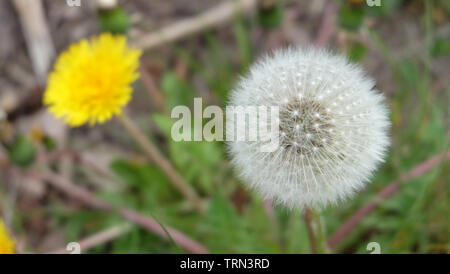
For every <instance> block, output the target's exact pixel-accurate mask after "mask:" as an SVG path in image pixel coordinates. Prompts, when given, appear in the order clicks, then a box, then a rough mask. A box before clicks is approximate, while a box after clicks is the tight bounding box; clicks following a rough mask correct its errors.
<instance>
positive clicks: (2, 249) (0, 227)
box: [0, 220, 15, 254]
mask: <svg viewBox="0 0 450 274" xmlns="http://www.w3.org/2000/svg"><path fill="white" fill-rule="evenodd" d="M14 245H15V244H14V241H13V240H12V239H11V238H10V237H9V234H8V231H7V230H6V227H5V225H4V224H3V221H2V220H0V254H14Z"/></svg>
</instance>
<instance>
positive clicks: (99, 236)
mask: <svg viewBox="0 0 450 274" xmlns="http://www.w3.org/2000/svg"><path fill="white" fill-rule="evenodd" d="M130 229H131V226H130V225H129V224H128V223H127V224H122V225H116V226H113V227H110V228H108V229H105V230H102V231H100V232H98V233H95V234H94V235H91V236H89V237H87V238H85V239H83V240H80V241H78V243H79V244H80V249H81V252H86V251H88V250H89V249H91V248H93V247H96V246H99V245H101V244H104V243H107V242H110V241H112V240H114V239H116V238H117V237H120V236H122V235H123V234H125V233H127V232H129V231H130ZM48 253H49V254H68V253H70V251H69V250H67V249H66V248H61V249H57V250H55V251H51V252H48Z"/></svg>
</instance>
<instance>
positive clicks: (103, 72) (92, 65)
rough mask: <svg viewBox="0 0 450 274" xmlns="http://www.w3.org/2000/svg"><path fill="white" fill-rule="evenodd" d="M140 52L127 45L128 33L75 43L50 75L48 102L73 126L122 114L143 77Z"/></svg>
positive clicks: (46, 102) (57, 62) (58, 115)
mask: <svg viewBox="0 0 450 274" xmlns="http://www.w3.org/2000/svg"><path fill="white" fill-rule="evenodd" d="M140 55H141V52H140V51H139V50H134V49H130V48H128V47H127V43H126V38H125V37H124V36H115V35H112V34H109V33H107V34H102V35H100V36H99V37H94V38H91V39H90V41H88V40H86V39H83V40H81V41H80V42H78V43H75V44H73V45H71V46H70V47H69V49H68V50H66V51H65V52H63V53H62V54H61V55H60V56H59V58H58V60H57V61H56V63H55V67H54V71H53V72H51V73H50V75H49V79H48V86H47V90H46V91H45V93H44V104H45V105H46V106H48V110H49V111H50V112H51V113H53V114H54V115H55V116H56V117H57V118H63V119H64V121H65V122H66V123H67V124H69V125H70V126H73V127H76V126H81V125H83V124H85V123H89V124H91V125H94V124H96V123H99V124H101V123H103V122H105V121H107V120H109V119H111V118H112V117H113V116H114V115H119V114H121V111H122V107H124V106H125V105H126V104H127V103H128V102H129V101H130V99H131V93H132V92H133V89H132V88H131V83H133V81H135V80H136V79H137V78H138V77H139V75H138V73H137V68H138V66H139V57H140Z"/></svg>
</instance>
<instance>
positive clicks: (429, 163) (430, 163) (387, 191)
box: [328, 151, 450, 248]
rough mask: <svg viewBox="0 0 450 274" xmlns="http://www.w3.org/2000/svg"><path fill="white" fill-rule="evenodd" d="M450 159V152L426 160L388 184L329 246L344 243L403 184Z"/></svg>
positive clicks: (342, 226) (350, 220) (344, 225)
mask: <svg viewBox="0 0 450 274" xmlns="http://www.w3.org/2000/svg"><path fill="white" fill-rule="evenodd" d="M449 158H450V151H448V152H446V153H443V154H440V155H436V156H434V157H432V158H430V159H428V160H426V161H425V162H422V163H420V164H419V165H417V166H416V167H414V168H413V169H411V170H410V171H409V172H407V173H406V174H404V175H403V176H401V177H400V178H399V179H397V180H396V181H394V182H392V183H390V184H388V185H387V186H386V187H384V188H383V189H382V190H381V191H380V192H379V193H378V195H377V197H376V198H375V199H374V200H373V201H371V202H368V203H367V204H365V205H364V206H363V207H361V208H360V209H359V210H358V211H356V212H355V213H354V214H353V215H352V216H350V218H349V219H348V220H347V221H346V222H345V223H344V224H342V225H341V226H340V227H339V228H338V229H337V230H336V232H334V233H333V235H332V236H331V237H330V238H329V239H328V246H330V247H331V248H333V247H335V246H336V245H337V244H338V243H339V242H340V241H342V239H343V238H345V237H346V236H347V235H348V234H349V233H350V232H351V231H352V229H353V228H354V227H355V226H356V225H357V224H358V223H359V222H360V221H361V220H362V219H363V218H364V217H366V216H367V215H369V214H370V213H371V212H372V211H374V210H375V209H376V208H377V207H378V205H379V204H380V202H381V201H383V200H385V199H388V198H389V197H392V196H393V195H394V194H395V193H396V192H397V191H398V190H399V189H400V186H401V183H403V182H405V181H408V180H411V179H413V178H416V177H418V176H421V175H422V174H424V173H425V172H427V171H429V170H430V169H431V168H433V167H435V166H436V165H438V164H440V163H441V162H442V161H444V160H445V159H449Z"/></svg>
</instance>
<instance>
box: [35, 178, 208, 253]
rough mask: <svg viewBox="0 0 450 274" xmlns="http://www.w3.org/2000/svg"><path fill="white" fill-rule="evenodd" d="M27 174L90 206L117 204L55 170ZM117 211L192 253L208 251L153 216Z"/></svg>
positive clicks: (110, 208)
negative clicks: (78, 184)
mask: <svg viewBox="0 0 450 274" xmlns="http://www.w3.org/2000/svg"><path fill="white" fill-rule="evenodd" d="M26 175H28V176H31V177H34V178H37V179H40V180H42V181H45V182H48V183H49V184H50V185H52V186H53V187H55V188H57V189H58V190H60V191H62V192H64V193H65V194H66V195H68V196H70V197H72V198H74V199H77V200H78V201H80V202H83V203H84V204H86V205H88V206H90V207H93V208H96V209H100V210H104V211H107V212H114V210H115V206H114V205H113V204H111V203H109V202H107V201H104V200H102V199H100V198H97V197H96V196H95V195H94V194H92V193H91V192H89V191H88V190H86V189H84V188H82V187H79V186H77V185H75V184H73V183H72V182H70V181H69V180H67V179H66V178H64V177H62V176H60V175H58V174H55V173H53V172H43V173H37V172H30V173H27V174H26ZM117 211H118V213H119V215H120V216H121V217H122V218H124V219H126V220H128V221H131V222H133V223H135V224H137V225H139V226H141V227H142V228H145V229H147V230H148V231H150V232H152V233H154V234H156V235H158V236H160V237H162V238H164V239H167V240H169V236H168V235H167V233H168V234H169V235H170V238H172V239H173V241H174V242H175V243H177V244H178V245H179V246H180V247H182V248H184V249H185V250H186V251H188V252H190V253H208V249H207V248H206V247H204V246H203V245H201V244H200V243H198V242H196V241H194V240H192V239H190V238H189V237H187V236H186V235H184V234H183V233H181V232H180V231H178V230H176V229H174V228H171V227H169V226H164V227H165V230H164V229H163V228H162V227H161V225H160V224H159V223H158V222H157V221H156V220H155V219H153V218H151V217H148V216H144V215H141V214H139V213H138V212H136V211H134V210H132V209H128V208H124V207H120V208H118V209H117ZM166 231H167V233H166Z"/></svg>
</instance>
